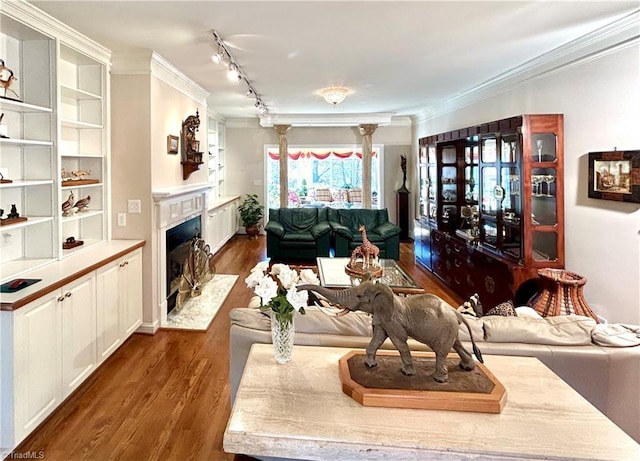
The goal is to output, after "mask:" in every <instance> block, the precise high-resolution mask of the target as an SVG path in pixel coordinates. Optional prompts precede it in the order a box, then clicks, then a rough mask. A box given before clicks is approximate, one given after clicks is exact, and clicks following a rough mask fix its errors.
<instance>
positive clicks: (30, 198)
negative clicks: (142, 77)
mask: <svg viewBox="0 0 640 461" xmlns="http://www.w3.org/2000/svg"><path fill="white" fill-rule="evenodd" d="M0 57H1V58H2V59H3V60H4V62H5V65H6V66H7V67H8V68H10V69H12V70H13V72H14V75H15V76H16V77H17V80H16V81H14V82H13V84H12V86H11V89H12V90H14V91H15V92H16V93H17V95H18V96H17V97H16V95H15V94H13V93H11V92H7V94H6V96H7V97H6V98H0V112H1V113H3V114H4V117H3V119H2V125H5V126H6V127H7V135H8V138H1V139H0V172H2V174H3V176H4V178H5V179H9V180H11V181H13V182H11V183H6V184H0V209H3V210H4V214H3V216H2V218H6V217H7V215H8V214H9V213H10V211H11V208H12V205H15V207H16V210H17V212H18V213H19V214H20V216H21V217H26V218H27V220H26V221H20V222H15V223H11V224H8V221H4V224H5V225H3V226H1V227H0V281H5V280H10V279H11V278H14V277H15V276H18V275H20V273H22V272H25V271H28V270H31V269H34V268H36V267H39V266H41V265H44V264H47V263H50V262H53V261H56V260H60V259H62V258H65V257H66V256H68V255H69V254H72V253H77V252H79V251H85V250H87V249H89V248H91V246H93V245H94V244H98V243H101V242H104V241H105V240H107V239H108V229H109V227H108V225H109V222H108V221H109V213H108V204H109V201H108V195H107V194H108V190H107V189H108V157H109V156H108V146H109V144H108V116H107V108H108V106H107V101H108V78H107V76H108V70H109V69H108V68H109V60H110V52H109V51H108V50H106V49H104V48H103V47H101V46H100V45H98V44H96V43H94V42H91V41H90V40H88V39H87V38H86V37H83V36H81V35H80V34H78V33H77V32H75V31H73V30H71V29H68V28H66V27H65V26H63V25H61V24H59V23H57V22H56V21H51V20H50V18H49V17H48V16H47V15H45V14H43V13H42V12H41V11H40V10H37V9H36V8H34V7H32V6H31V5H29V4H28V3H26V2H2V4H0ZM0 96H4V90H3V89H1V88H0ZM9 98H11V99H9ZM63 169H64V171H65V172H66V173H67V174H71V172H76V173H78V172H79V171H84V172H87V173H88V174H87V175H86V176H85V177H84V178H85V179H92V180H94V181H96V182H95V183H93V184H85V183H84V182H82V181H78V182H77V185H76V184H73V183H72V184H73V185H71V186H68V185H65V186H63V185H62V183H63V178H62V171H63ZM76 178H78V177H77V176H76ZM71 192H73V194H74V198H75V201H78V200H80V199H84V198H86V197H87V196H90V197H91V199H90V204H89V207H88V208H87V209H86V211H84V212H76V213H74V214H72V215H70V216H62V209H61V205H62V203H63V202H64V201H65V200H67V198H68V197H69V194H70V193H71ZM68 237H74V238H75V239H76V240H82V241H83V242H84V245H82V246H81V247H77V248H75V249H74V250H73V251H72V250H63V248H62V244H63V242H64V241H65V240H66V239H67V238H68Z"/></svg>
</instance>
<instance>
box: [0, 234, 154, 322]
mask: <svg viewBox="0 0 640 461" xmlns="http://www.w3.org/2000/svg"><path fill="white" fill-rule="evenodd" d="M145 243H146V242H145V241H144V240H110V241H106V242H104V244H101V245H96V246H95V247H91V251H89V252H80V253H78V254H74V255H72V256H69V257H67V258H64V259H62V260H60V261H56V262H53V263H50V264H47V265H46V266H43V267H40V268H38V269H35V270H32V271H29V272H27V273H24V274H21V276H20V277H16V278H24V279H42V280H41V281H39V282H37V283H34V284H33V285H29V286H28V287H26V288H23V289H22V290H20V291H16V292H14V293H0V310H2V311H14V310H16V309H19V308H20V307H22V306H24V305H26V304H28V303H30V302H31V301H34V300H36V299H38V298H40V297H42V296H44V295H46V294H47V293H51V292H52V291H54V290H57V289H58V288H60V287H62V286H63V285H66V284H67V283H69V282H72V281H73V280H76V279H78V278H80V277H82V276H83V275H86V274H88V273H90V272H92V271H94V270H96V269H98V268H100V267H102V266H104V265H105V264H108V263H110V262H111V261H115V260H116V259H118V258H120V257H122V256H124V255H126V254H128V253H131V252H132V251H134V250H136V249H138V248H142V247H143V246H144V245H145Z"/></svg>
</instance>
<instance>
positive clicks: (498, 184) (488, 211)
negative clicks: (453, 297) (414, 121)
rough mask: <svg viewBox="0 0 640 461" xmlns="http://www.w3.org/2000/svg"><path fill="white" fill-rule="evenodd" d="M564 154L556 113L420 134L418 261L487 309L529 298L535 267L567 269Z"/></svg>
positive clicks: (417, 222) (562, 131)
mask: <svg viewBox="0 0 640 461" xmlns="http://www.w3.org/2000/svg"><path fill="white" fill-rule="evenodd" d="M563 159H564V130H563V116H562V115H561V114H552V115H522V116H518V117H512V118H508V119H504V120H498V121H495V122H490V123H484V124H481V125H478V126H473V127H468V128H464V129H459V130H453V131H449V132H446V133H440V134H437V135H432V136H428V137H425V138H421V139H420V140H419V159H418V179H419V194H418V204H417V205H418V213H417V217H416V221H415V224H414V241H415V254H416V260H417V262H418V263H419V264H421V265H422V266H424V267H425V268H427V269H428V270H431V271H433V272H434V273H435V274H436V275H437V276H438V277H439V278H440V279H442V280H443V281H444V282H445V283H446V284H447V285H449V286H450V287H451V288H452V289H453V290H454V291H455V292H456V293H457V294H459V295H460V296H462V297H463V298H467V297H468V296H470V295H472V294H473V293H478V294H479V295H480V300H481V302H482V304H483V308H484V309H485V310H488V309H490V308H492V307H493V306H495V305H497V304H499V303H500V302H503V301H507V300H514V298H515V296H516V293H518V290H519V288H521V287H522V289H521V290H520V294H521V295H523V296H526V291H527V286H529V285H533V284H534V282H528V281H530V280H537V279H538V274H537V270H538V269H540V268H543V267H552V268H564V189H563V182H564V181H563V178H564V174H563V173H564V165H563ZM527 282H528V283H527ZM523 284H524V285H523ZM518 301H522V299H520V300H518Z"/></svg>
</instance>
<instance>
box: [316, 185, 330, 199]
mask: <svg viewBox="0 0 640 461" xmlns="http://www.w3.org/2000/svg"><path fill="white" fill-rule="evenodd" d="M331 200H333V197H332V196H331V191H330V190H329V189H328V188H327V189H316V201H317V202H330V201H331Z"/></svg>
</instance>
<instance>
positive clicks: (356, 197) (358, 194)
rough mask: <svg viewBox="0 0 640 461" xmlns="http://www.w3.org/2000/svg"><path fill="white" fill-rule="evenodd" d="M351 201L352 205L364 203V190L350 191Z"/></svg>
mask: <svg viewBox="0 0 640 461" xmlns="http://www.w3.org/2000/svg"><path fill="white" fill-rule="evenodd" d="M349 201H350V202H351V203H362V189H350V190H349Z"/></svg>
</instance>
